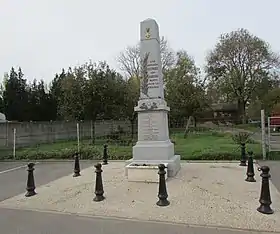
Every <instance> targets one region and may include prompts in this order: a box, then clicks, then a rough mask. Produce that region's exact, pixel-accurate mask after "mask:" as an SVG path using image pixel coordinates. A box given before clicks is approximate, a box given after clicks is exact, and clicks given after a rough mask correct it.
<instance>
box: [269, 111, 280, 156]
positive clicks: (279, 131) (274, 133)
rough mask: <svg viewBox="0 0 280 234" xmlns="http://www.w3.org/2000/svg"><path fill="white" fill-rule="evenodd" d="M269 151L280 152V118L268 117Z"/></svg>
mask: <svg viewBox="0 0 280 234" xmlns="http://www.w3.org/2000/svg"><path fill="white" fill-rule="evenodd" d="M267 127H268V151H269V152H272V151H280V116H277V117H276V116H275V117H268V125H267Z"/></svg>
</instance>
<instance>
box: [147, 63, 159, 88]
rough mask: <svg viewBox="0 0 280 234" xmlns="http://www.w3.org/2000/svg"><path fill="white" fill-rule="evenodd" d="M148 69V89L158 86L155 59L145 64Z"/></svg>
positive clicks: (157, 68) (157, 69) (157, 66)
mask: <svg viewBox="0 0 280 234" xmlns="http://www.w3.org/2000/svg"><path fill="white" fill-rule="evenodd" d="M147 71H148V89H158V88H159V65H158V64H157V63H156V61H155V60H152V61H150V62H149V64H148V65H147Z"/></svg>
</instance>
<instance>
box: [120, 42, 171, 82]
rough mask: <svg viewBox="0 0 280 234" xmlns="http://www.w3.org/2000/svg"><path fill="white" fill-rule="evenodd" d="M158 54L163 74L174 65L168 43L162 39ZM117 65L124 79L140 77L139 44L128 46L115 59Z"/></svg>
mask: <svg viewBox="0 0 280 234" xmlns="http://www.w3.org/2000/svg"><path fill="white" fill-rule="evenodd" d="M160 53H161V61H162V69H163V72H164V71H165V70H166V69H168V68H170V67H172V66H173V65H174V64H175V54H174V52H173V51H172V49H171V48H170V47H169V44H168V41H167V40H166V39H165V38H164V37H162V38H161V39H160ZM117 63H118V65H119V68H120V70H121V71H122V72H124V74H125V76H126V77H140V75H141V74H140V73H141V61H140V43H138V44H137V45H135V46H128V47H127V48H126V49H125V50H124V51H123V52H121V53H120V55H119V56H118V57H117Z"/></svg>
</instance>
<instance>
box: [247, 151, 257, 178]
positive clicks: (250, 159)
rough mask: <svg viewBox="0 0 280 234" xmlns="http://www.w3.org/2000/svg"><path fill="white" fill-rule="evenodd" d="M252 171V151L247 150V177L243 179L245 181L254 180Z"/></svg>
mask: <svg viewBox="0 0 280 234" xmlns="http://www.w3.org/2000/svg"><path fill="white" fill-rule="evenodd" d="M254 176H255V172H254V162H253V152H252V151H248V165H247V178H246V179H245V181H247V182H256V180H255V178H254Z"/></svg>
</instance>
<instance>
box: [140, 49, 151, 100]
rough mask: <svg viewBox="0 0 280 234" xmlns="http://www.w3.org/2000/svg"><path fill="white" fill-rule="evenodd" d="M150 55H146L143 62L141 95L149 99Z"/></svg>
mask: <svg viewBox="0 0 280 234" xmlns="http://www.w3.org/2000/svg"><path fill="white" fill-rule="evenodd" d="M149 54H150V53H146V54H145V56H144V58H143V59H142V60H141V93H143V94H144V95H145V96H147V97H148V82H149V76H148V58H149Z"/></svg>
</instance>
